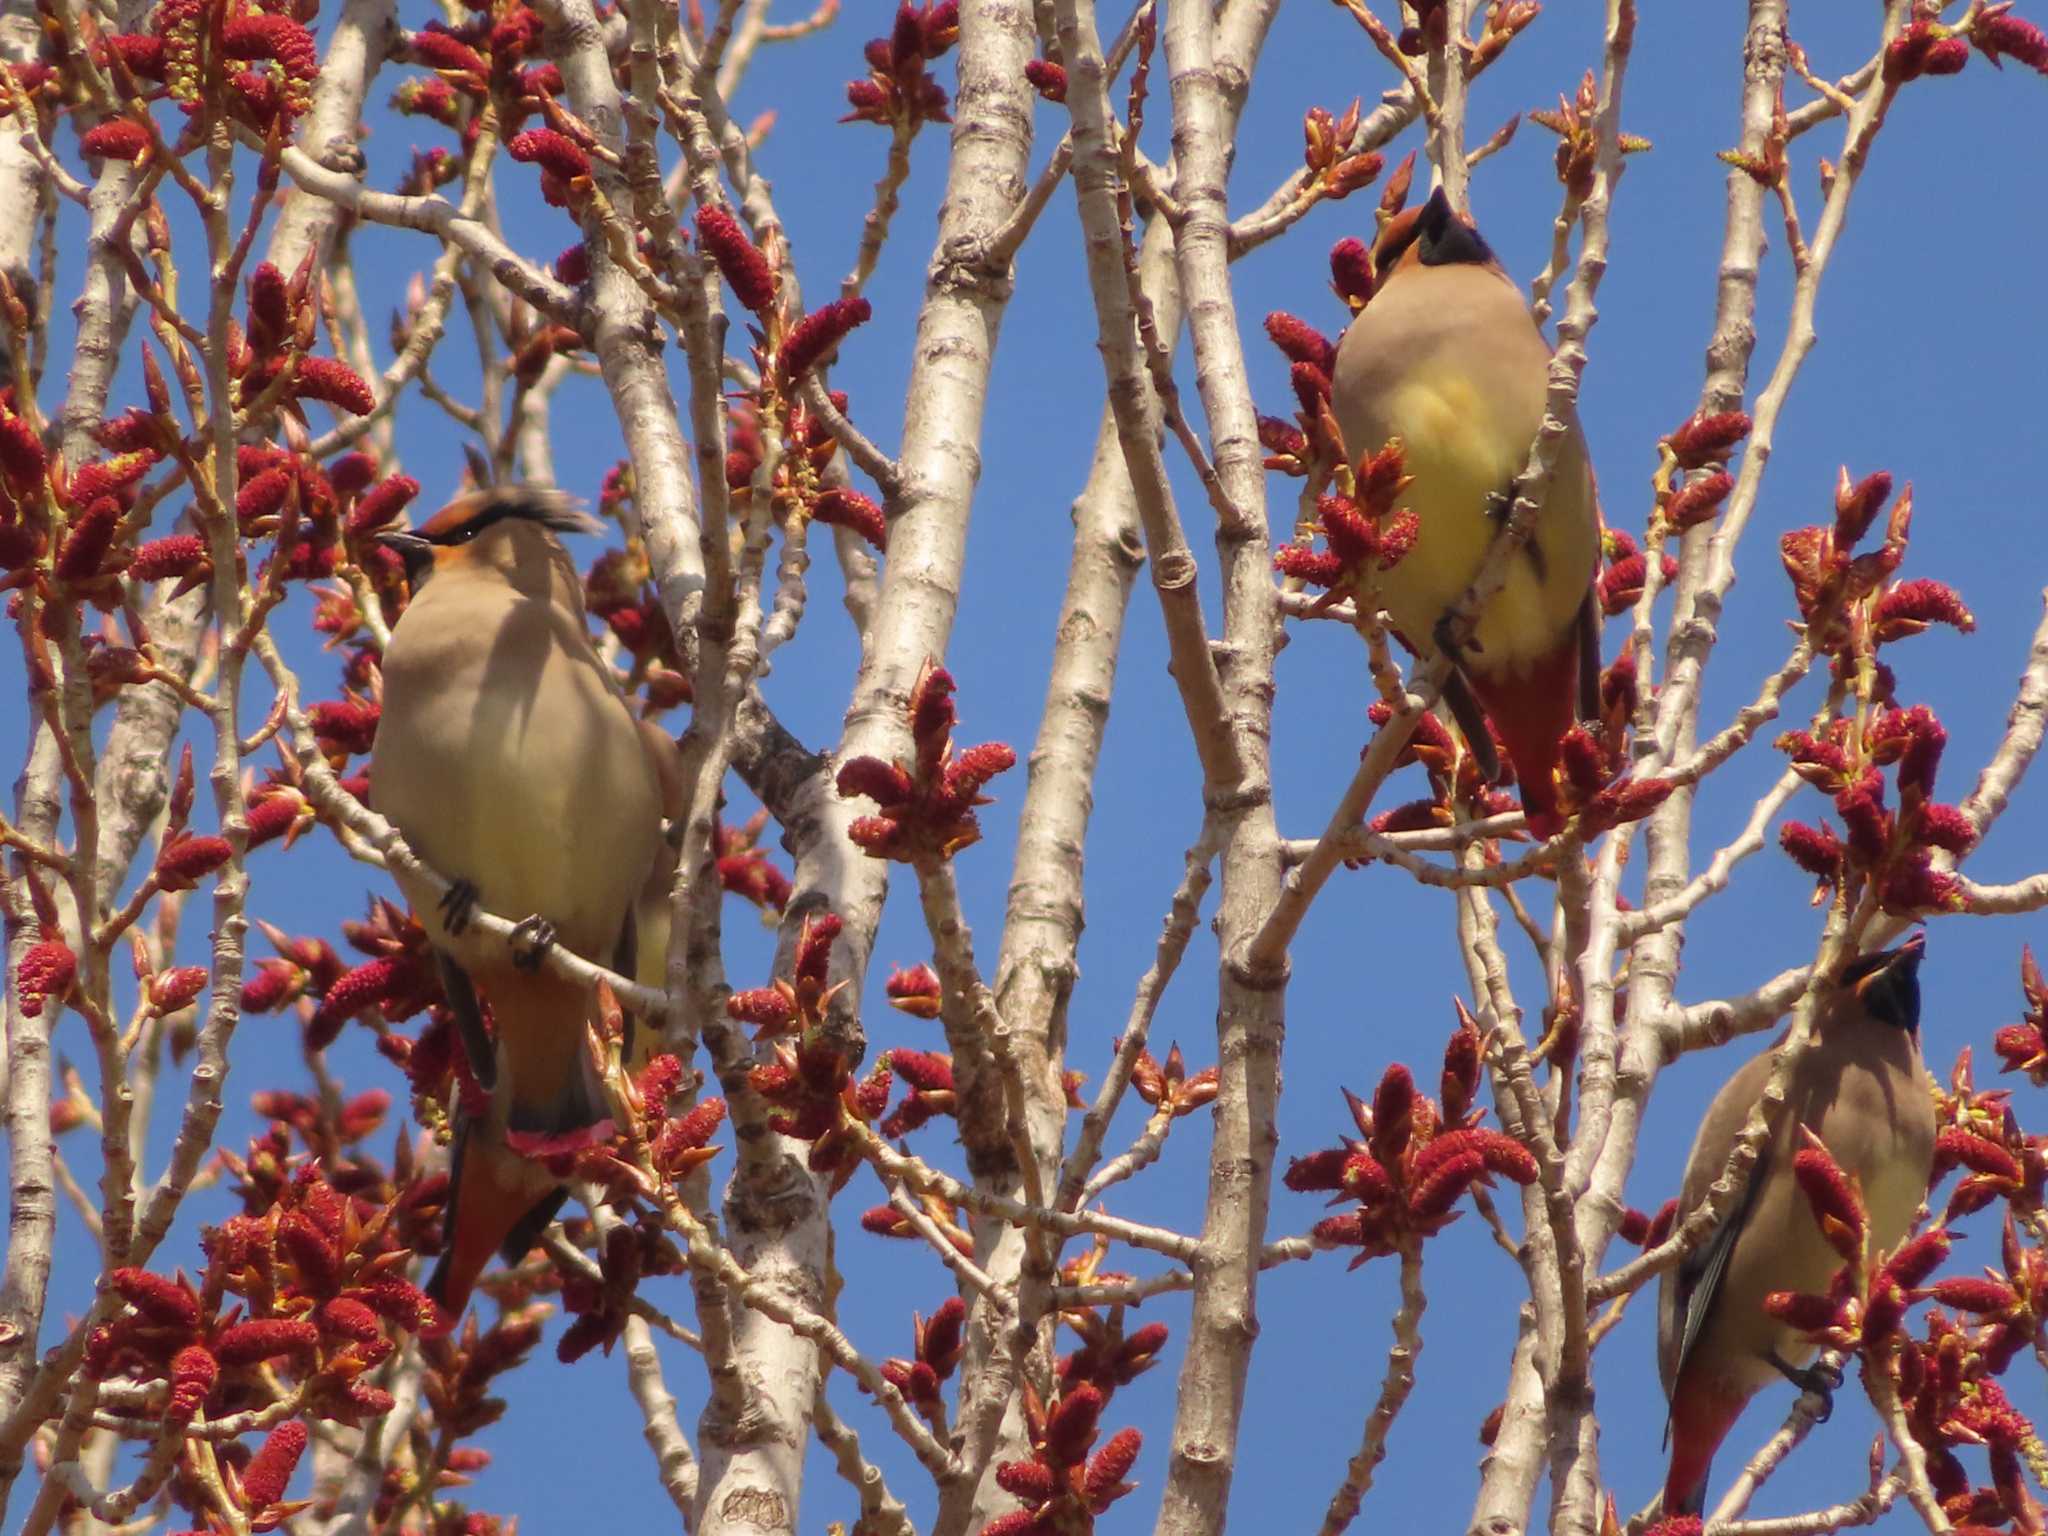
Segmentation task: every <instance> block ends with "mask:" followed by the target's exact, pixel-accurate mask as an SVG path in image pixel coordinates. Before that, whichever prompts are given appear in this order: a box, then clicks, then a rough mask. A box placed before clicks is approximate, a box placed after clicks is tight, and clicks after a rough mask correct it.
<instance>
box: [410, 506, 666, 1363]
mask: <svg viewBox="0 0 2048 1536" xmlns="http://www.w3.org/2000/svg"><path fill="white" fill-rule="evenodd" d="M601 527H602V525H601V524H599V523H598V522H597V521H596V519H594V518H592V517H590V516H588V515H587V514H585V513H583V512H581V511H579V510H578V509H577V508H576V507H575V506H574V504H573V503H572V502H570V501H569V500H568V499H567V498H566V497H563V496H561V495H559V494H556V493H554V492H549V491H541V490H536V489H531V488H506V487H496V488H490V489H485V490H480V491H476V492H473V493H471V494H468V495H465V496H462V497H460V498H458V499H457V500H455V501H453V502H451V503H450V504H449V505H448V506H447V507H445V508H443V509H442V510H441V511H440V512H439V513H437V514H436V515H435V516H434V517H433V518H432V519H430V520H429V521H428V522H426V523H425V524H423V525H422V526H421V527H420V528H418V529H417V530H415V531H413V532H410V533H387V534H384V535H382V536H381V538H382V542H383V543H385V544H386V545H387V546H388V547H390V548H392V549H393V550H395V551H396V552H397V553H398V554H399V555H400V557H401V558H402V559H403V560H404V562H405V565H406V570H407V573H408V576H409V577H410V579H411V585H412V599H411V601H410V602H409V603H408V604H407V605H406V608H405V611H404V613H403V614H402V615H401V616H400V617H399V620H398V622H397V624H396V625H395V626H394V627H393V629H392V632H391V640H390V644H389V645H388V646H387V647H386V649H385V653H384V665H383V680H384V694H383V714H382V718H381V720H380V722H379V725H378V729H377V739H376V745H375V748H374V751H373V753H372V756H371V761H370V782H371V795H372V798H373V800H374V802H375V804H376V808H377V809H378V810H379V811H380V812H381V813H383V815H385V816H386V817H387V818H389V819H390V821H391V822H392V823H393V825H395V826H396V827H397V828H398V830H399V832H400V833H401V834H402V835H403V836H404V838H405V840H406V843H407V845H408V846H409V847H410V848H411V849H412V851H413V852H414V853H415V854H416V855H418V857H419V858H420V859H421V860H422V861H423V862H424V863H425V864H426V865H427V866H428V868H430V869H432V870H434V871H435V872H436V873H438V874H440V875H442V876H443V877H444V878H446V879H447V880H448V881H450V882H451V885H450V888H449V889H448V891H447V892H446V893H445V894H441V893H437V892H435V891H434V890H433V889H432V887H430V886H429V885H428V884H426V883H425V882H424V881H421V880H418V879H415V878H413V877H411V876H409V875H407V874H404V873H399V874H397V877H396V878H397V880H398V885H399V889H400V890H401V891H402V892H403V893H404V895H405V897H406V899H407V900H408V901H409V902H411V903H412V906H413V910H414V911H415V912H416V913H418V914H419V916H420V920H421V922H422V923H423V924H424V926H425V927H426V930H427V933H428V936H429V938H430V939H431V941H432V943H433V946H434V951H435V955H436V958H437V960H438V962H439V966H440V971H441V978H442V982H443V988H444V991H445V992H446V994H447V999H448V1004H449V1007H450V1008H451V1010H452V1011H453V1012H454V1015H455V1020H456V1026H457V1032H458V1034H459V1036H460V1038H461V1041H462V1046H463V1051H464V1054H465V1056H466V1057H467V1059H468V1063H469V1066H470V1069H471V1072H472V1074H473V1075H474V1077H475V1078H476V1080H477V1082H478V1084H479V1085H481V1086H482V1087H483V1089H484V1090H485V1092H486V1094H487V1097H488V1108H487V1109H486V1111H485V1112H484V1113H483V1114H481V1115H472V1114H467V1113H463V1112H461V1111H460V1109H459V1108H458V1112H457V1114H456V1116H455V1119H456V1133H455V1148H454V1152H453V1155H452V1158H451V1163H450V1170H449V1171H450V1188H449V1205H448V1214H447V1218H446V1223H445V1225H446V1228H447V1231H448V1241H447V1247H446V1250H445V1251H444V1253H443V1255H442V1258H441V1261H440V1263H439V1264H438V1265H437V1266H436V1268H435V1270H434V1273H433V1276H432V1277H431V1279H430V1280H429V1281H428V1284H427V1289H428V1293H429V1294H430V1295H432V1296H433V1297H434V1299H435V1300H436V1301H437V1302H439V1303H440V1304H441V1305H442V1307H443V1309H444V1311H445V1312H446V1313H447V1314H448V1317H449V1321H450V1322H451V1323H452V1322H453V1320H454V1319H456V1318H459V1317H460V1316H461V1313H462V1310H463V1306H464V1304H465V1302H466V1301H467V1299H468V1296H469V1292H470V1289H471V1287H472V1286H473V1284H474V1283H475V1281H476V1278H477V1276H478V1275H479V1274H480V1273H481V1272H482V1271H483V1268H484V1266H485V1265H487V1264H488V1263H489V1262H490V1257H491V1254H492V1252H493V1251H498V1252H502V1253H504V1254H505V1255H506V1256H507V1257H508V1259H509V1258H516V1257H517V1256H519V1255H520V1254H523V1253H525V1252H526V1250H527V1249H528V1248H530V1247H531V1246H532V1244H533V1242H534V1241H535V1240H536V1239H537V1238H538V1236H539V1234H540V1231H541V1230H542V1228H544V1227H545V1226H546V1224H547V1222H548V1221H549V1220H551V1219H552V1217H553V1215H554V1212H555V1211H556V1209H558V1208H559V1206H560V1204H561V1199H562V1190H561V1188H560V1186H559V1184H558V1182H557V1181H556V1179H555V1178H554V1177H553V1176H552V1175H550V1174H549V1173H548V1171H547V1170H546V1168H545V1167H544V1166H542V1165H541V1164H540V1163H538V1162H534V1161H530V1160H528V1159H527V1158H525V1157H522V1156H521V1155H520V1154H519V1153H518V1152H517V1151H516V1150H514V1147H513V1145H512V1143H511V1141H510V1140H508V1138H509V1137H511V1136H513V1135H514V1134H516V1133H527V1134H532V1135H536V1136H551V1135H560V1134H564V1133H568V1132H574V1131H577V1130H580V1129H583V1128H585V1127H589V1126H592V1125H595V1124H596V1123H597V1122H599V1121H600V1120H601V1119H603V1118H604V1108H603V1105H604V1096H603V1091H602V1087H601V1085H600V1084H599V1082H598V1081H597V1077H596V1073H595V1072H594V1070H592V1068H591V1067H590V1066H589V1065H588V1063H587V1060H586V1053H585V1051H584V1048H583V1042H584V1032H585V1025H586V1023H587V1022H588V1021H589V1020H590V1019H592V1018H593V1017H594V1016H595V1004H594V1002H593V1000H592V998H591V997H590V995H589V994H588V993H587V992H586V990H585V989H584V988H582V987H580V986H578V985H575V984H574V983H571V982H569V981H566V980H564V979H563V978H561V977H559V976H557V975H555V974H553V973H552V972H551V971H548V970H545V969H543V968H542V967H541V965H540V961H541V959H542V957H543V955H544V953H545V950H546V949H547V947H548V946H549V945H551V944H561V945H564V946H566V947H567V948H568V949H569V950H570V951H572V952H573V953H575V954H578V955H581V956H582V957H584V958H585V959H587V960H591V961H594V962H597V963H600V964H603V965H607V966H610V967H611V968H612V969H614V970H617V971H620V972H622V973H624V974H626V975H629V976H630V975H632V974H633V973H634V970H635V964H634V962H635V954H634V950H635V937H636V934H635V929H636V925H635V924H634V922H632V921H631V918H632V914H633V905H634V899H635V897H636V896H637V895H638V894H639V892H640V889H641V885H642V883H643V881H644V880H645V878H646V875H647V872H648V870H649V867H650V866H651V864H652V863H653V861H654V858H655V853H656V849H657V847H658V845H659V844H660V842H661V819H662V812H663V809H664V799H665V796H666V795H667V794H668V792H669V791H670V790H671V789H672V787H673V783H674V779H673V773H672V770H671V769H670V768H669V767H668V765H667V764H666V762H665V760H664V758H663V756H662V751H661V749H662V747H666V748H667V749H668V751H669V752H670V753H671V754H672V753H673V751H674V744H673V743H672V742H670V741H669V740H668V738H667V737H666V736H665V735H664V734H663V733H662V732H661V731H660V730H659V729H657V728H655V727H653V726H651V725H646V724H644V723H642V722H638V721H636V720H635V719H634V717H633V714H632V711H631V710H630V709H629V708H628V706H627V704H626V701H625V699H624V697H623V696H622V695H621V693H620V691H619V689H618V688H617V687H616V686H615V684H614V683H613V681H612V679H611V677H610V675H609V671H608V669H607V668H606V666H605V664H604V662H603V661H602V659H601V658H600V657H599V655H598V653H597V650H596V648H595V647H594V646H593V645H592V643H591V639H590V631H589V621H588V619H587V618H586V616H585V612H584V606H583V589H582V583H581V582H580V581H579V580H578V578H577V573H576V567H575V565H574V563H573V562H572V561H571V560H570V558H569V554H568V551H567V550H565V549H564V548H563V547H562V545H561V543H560V541H559V540H558V539H557V538H556V534H557V533H591V532H597V531H599V530H600V529H601ZM479 908H481V909H482V910H485V911H488V912H494V913H498V914H500V915H505V916H512V915H523V918H522V921H520V923H519V925H518V930H517V934H518V937H517V941H516V942H515V943H514V944H513V945H510V946H508V945H506V944H504V943H502V942H500V941H498V940H496V939H494V938H490V937H487V936H485V935H484V934H483V933H482V932H481V931H480V930H479V929H477V928H476V927H475V926H473V925H472V923H471V918H472V916H473V915H474V913H475V912H476V911H477V910H478V909H479ZM479 994H481V1003H480V1001H479ZM485 1005H487V1006H488V1012H489V1020H490V1028H489V1029H487V1028H486V1025H485Z"/></svg>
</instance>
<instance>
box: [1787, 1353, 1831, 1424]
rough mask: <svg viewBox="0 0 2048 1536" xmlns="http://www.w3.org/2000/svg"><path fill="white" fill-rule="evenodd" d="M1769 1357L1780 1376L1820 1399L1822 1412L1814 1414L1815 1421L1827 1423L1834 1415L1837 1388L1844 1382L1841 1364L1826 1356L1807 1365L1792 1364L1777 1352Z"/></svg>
mask: <svg viewBox="0 0 2048 1536" xmlns="http://www.w3.org/2000/svg"><path fill="white" fill-rule="evenodd" d="M1769 1359H1770V1362H1771V1364H1772V1365H1773V1366H1775V1367H1776V1368H1777V1371H1778V1374H1779V1375H1780V1376H1783V1377H1784V1378H1785V1379H1786V1380H1787V1381H1789V1382H1791V1383H1792V1385H1793V1386H1795V1387H1797V1388H1798V1389H1799V1390H1800V1391H1801V1392H1805V1393H1810V1394H1811V1395H1812V1396H1814V1397H1817V1398H1819V1399H1820V1412H1819V1413H1817V1414H1815V1415H1814V1417H1813V1422H1814V1423H1816V1424H1825V1423H1827V1421H1828V1420H1829V1419H1830V1418H1832V1417H1834V1412H1835V1388H1837V1387H1839V1386H1840V1385H1841V1384H1842V1368H1841V1367H1840V1366H1839V1365H1836V1364H1835V1363H1834V1362H1833V1361H1832V1360H1828V1359H1825V1358H1823V1359H1820V1360H1817V1361H1815V1362H1814V1363H1813V1364H1812V1365H1809V1366H1805V1367H1801V1366H1796V1365H1790V1364H1788V1363H1786V1361H1784V1360H1783V1359H1782V1358H1780V1357H1779V1356H1778V1355H1776V1354H1775V1353H1774V1354H1772V1355H1771V1356H1769Z"/></svg>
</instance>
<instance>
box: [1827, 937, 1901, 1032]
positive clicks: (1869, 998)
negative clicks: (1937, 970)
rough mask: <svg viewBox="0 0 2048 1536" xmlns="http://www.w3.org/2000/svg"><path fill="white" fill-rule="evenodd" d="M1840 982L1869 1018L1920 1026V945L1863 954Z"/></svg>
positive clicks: (1896, 1024) (1896, 1023) (1891, 1023)
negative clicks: (1860, 1004)
mask: <svg viewBox="0 0 2048 1536" xmlns="http://www.w3.org/2000/svg"><path fill="white" fill-rule="evenodd" d="M1842 985H1843V986H1844V987H1846V988H1847V989H1848V990H1850V991H1851V992H1854V993H1855V994H1856V996H1857V997H1858V999H1860V1000H1861V1002H1862V1004H1863V1007H1864V1010H1865V1011H1866V1012H1868V1013H1869V1015H1870V1016H1871V1017H1872V1018H1873V1019H1877V1020H1879V1021H1880V1022H1882V1023H1885V1024H1890V1025H1892V1026H1893V1027H1895V1028H1898V1029H1903V1030H1905V1031H1906V1032H1907V1033H1908V1034H1913V1033H1917V1032H1918V1030H1919V1028H1920V946H1919V944H1918V943H1917V942H1916V943H1914V944H1911V945H1909V946H1907V947H1905V948H1903V949H1892V950H1885V951H1883V952H1882V953H1880V954H1875V955H1865V956H1863V957H1862V958H1861V959H1860V960H1856V961H1854V962H1852V963H1851V964H1850V966H1849V968H1848V969H1847V970H1845V971H1843V972H1842Z"/></svg>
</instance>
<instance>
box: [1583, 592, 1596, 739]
mask: <svg viewBox="0 0 2048 1536" xmlns="http://www.w3.org/2000/svg"><path fill="white" fill-rule="evenodd" d="M1578 622H1579V718H1580V719H1581V720H1598V719H1599V718H1600V597H1599V594H1598V593H1597V592H1596V591H1595V590H1594V589H1593V588H1591V587H1588V588H1587V589H1586V600H1585V602H1583V603H1581V604H1580V605H1579V621H1578Z"/></svg>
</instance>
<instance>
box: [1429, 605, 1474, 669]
mask: <svg viewBox="0 0 2048 1536" xmlns="http://www.w3.org/2000/svg"><path fill="white" fill-rule="evenodd" d="M1476 627H1477V626H1475V625H1474V624H1473V622H1472V621H1471V620H1470V619H1468V618H1464V617H1463V616H1461V615H1460V614H1459V613H1458V612H1457V611H1456V610H1455V609H1452V610H1449V611H1447V612H1445V613H1443V614H1441V615H1440V616H1439V617H1438V618H1437V621H1436V626H1435V627H1434V628H1433V629H1431V631H1430V634H1429V637H1430V639H1431V640H1432V641H1434V642H1435V644H1436V648H1437V650H1438V652H1440V653H1441V654H1442V655H1445V656H1448V657H1450V659H1451V660H1452V661H1454V662H1456V663H1457V664H1458V665H1460V666H1463V665H1464V664H1465V662H1466V661H1467V660H1468V659H1469V658H1471V657H1473V656H1477V655H1478V654H1479V652H1480V649H1481V647H1480V644H1479V641H1478V638H1477V636H1476V634H1475V629H1476Z"/></svg>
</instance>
